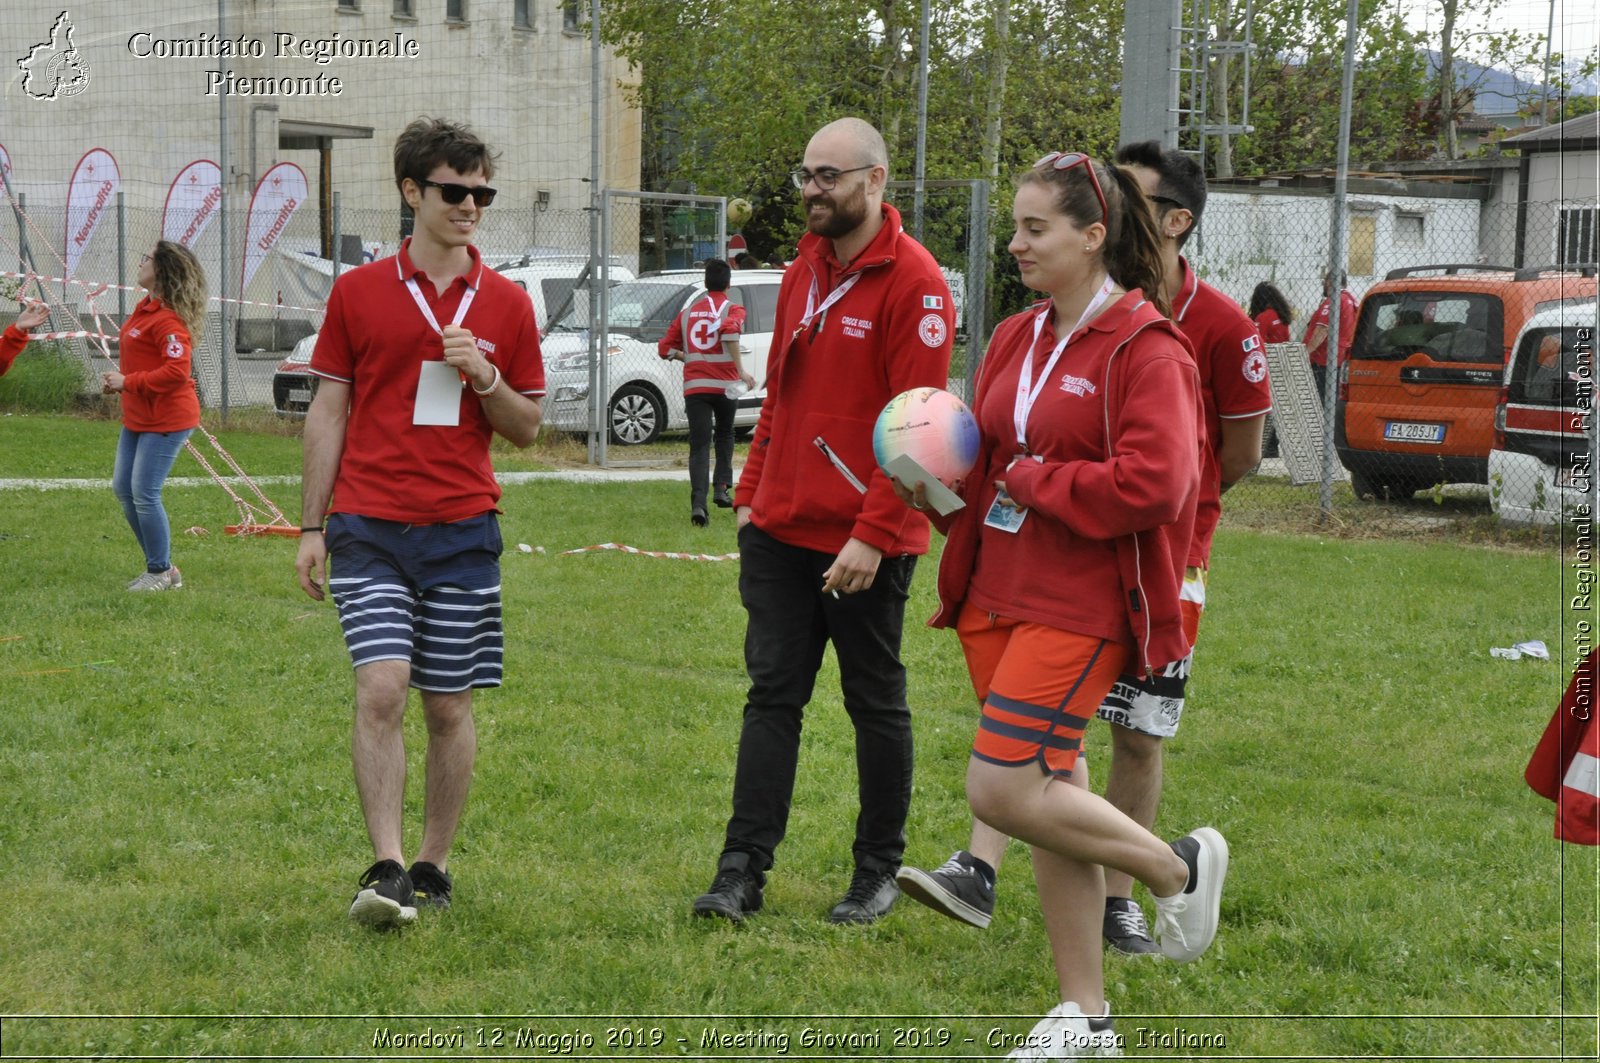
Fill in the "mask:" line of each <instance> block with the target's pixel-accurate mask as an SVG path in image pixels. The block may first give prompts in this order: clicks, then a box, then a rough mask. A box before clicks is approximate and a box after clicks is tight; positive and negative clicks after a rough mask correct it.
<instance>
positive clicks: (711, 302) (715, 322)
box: [681, 292, 733, 354]
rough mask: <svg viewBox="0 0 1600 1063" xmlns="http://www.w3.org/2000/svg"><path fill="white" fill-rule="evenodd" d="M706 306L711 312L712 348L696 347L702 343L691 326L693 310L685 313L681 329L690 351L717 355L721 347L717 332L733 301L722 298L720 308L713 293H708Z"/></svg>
mask: <svg viewBox="0 0 1600 1063" xmlns="http://www.w3.org/2000/svg"><path fill="white" fill-rule="evenodd" d="M705 305H706V308H707V309H708V310H710V311H711V333H712V335H711V341H710V342H711V346H709V347H707V348H705V350H701V349H700V348H698V347H696V346H694V345H695V344H696V343H698V342H700V339H699V337H698V336H696V335H695V333H694V330H693V328H692V327H691V326H690V324H689V319H690V317H691V316H692V315H693V313H694V310H693V309H690V310H685V311H684V312H683V325H682V326H681V327H682V329H683V335H684V339H685V341H687V343H688V346H689V348H690V350H692V351H694V352H695V353H696V354H706V353H708V352H709V353H712V354H715V353H716V351H717V350H718V348H719V346H720V345H719V344H718V343H717V342H716V330H717V327H718V326H720V325H721V324H722V319H723V317H725V316H726V315H727V313H728V308H729V307H731V306H732V305H733V300H732V299H729V298H728V297H727V296H726V295H724V296H723V297H722V305H721V306H718V305H717V303H716V300H715V299H713V298H712V297H711V293H710V292H707V293H706V303H705Z"/></svg>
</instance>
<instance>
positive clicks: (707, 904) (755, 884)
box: [694, 853, 766, 923]
mask: <svg viewBox="0 0 1600 1063" xmlns="http://www.w3.org/2000/svg"><path fill="white" fill-rule="evenodd" d="M765 885H766V876H765V875H763V874H762V873H761V872H759V871H752V870H750V854H749V853H724V854H723V856H722V859H721V860H719V861H718V862H717V877H716V878H714V879H712V880H711V888H710V889H708V890H706V891H705V892H704V893H702V894H701V895H700V896H698V897H696V898H695V899H694V914H695V915H699V916H706V917H710V916H721V917H722V918H723V919H728V920H731V921H732V922H735V923H737V922H741V921H742V920H743V919H744V917H745V916H747V915H751V914H754V913H755V912H759V911H760V910H761V900H762V897H761V890H762V887H763V886H765Z"/></svg>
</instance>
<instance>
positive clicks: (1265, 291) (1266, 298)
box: [1250, 281, 1294, 343]
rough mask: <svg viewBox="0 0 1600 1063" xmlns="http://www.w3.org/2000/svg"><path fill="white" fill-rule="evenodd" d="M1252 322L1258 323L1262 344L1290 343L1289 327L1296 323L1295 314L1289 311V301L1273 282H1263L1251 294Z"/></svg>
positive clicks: (1257, 329) (1257, 327) (1257, 328)
mask: <svg viewBox="0 0 1600 1063" xmlns="http://www.w3.org/2000/svg"><path fill="white" fill-rule="evenodd" d="M1250 320H1252V321H1254V322H1255V323H1256V331H1258V332H1260V333H1261V342H1262V343H1288V342H1289V326H1290V325H1291V324H1292V323H1293V322H1294V312H1293V311H1291V310H1290V309H1289V300H1287V299H1285V298H1284V297H1283V293H1282V292H1280V291H1279V290H1278V286H1277V285H1276V284H1273V283H1272V282H1271V281H1262V282H1261V283H1260V284H1258V285H1256V289H1255V291H1253V292H1251V293H1250Z"/></svg>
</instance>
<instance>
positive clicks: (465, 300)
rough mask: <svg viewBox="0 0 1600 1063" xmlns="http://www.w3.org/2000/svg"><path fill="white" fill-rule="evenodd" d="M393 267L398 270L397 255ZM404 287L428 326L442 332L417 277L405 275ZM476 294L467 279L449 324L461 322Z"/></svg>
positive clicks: (476, 290) (398, 259) (398, 261)
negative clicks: (418, 285) (465, 288)
mask: <svg viewBox="0 0 1600 1063" xmlns="http://www.w3.org/2000/svg"><path fill="white" fill-rule="evenodd" d="M394 269H395V272H396V273H399V272H400V256H399V255H396V256H395V259H394ZM406 289H407V290H408V291H410V292H411V298H412V299H414V300H415V301H416V304H417V309H418V310H421V311H422V316H423V317H424V318H426V319H427V321H428V325H429V327H431V328H432V329H433V331H435V332H438V333H441V334H442V333H443V332H444V330H443V329H442V328H440V327H439V319H438V318H436V317H434V316H433V308H432V307H430V306H429V305H428V300H427V299H426V298H424V297H423V294H422V289H421V288H419V287H417V278H415V277H407V278H406ZM477 294H478V289H477V288H474V287H473V286H472V283H471V282H470V281H469V282H468V283H467V294H465V295H463V296H462V297H461V305H460V306H458V307H456V316H455V317H454V318H453V319H451V321H450V324H451V325H459V324H461V322H462V321H463V320H464V319H465V318H466V316H467V308H468V307H469V306H471V305H472V297H473V296H475V295H477Z"/></svg>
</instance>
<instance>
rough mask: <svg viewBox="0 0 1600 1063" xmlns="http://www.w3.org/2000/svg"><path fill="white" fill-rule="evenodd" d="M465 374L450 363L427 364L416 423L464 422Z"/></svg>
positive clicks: (420, 381)
mask: <svg viewBox="0 0 1600 1063" xmlns="http://www.w3.org/2000/svg"><path fill="white" fill-rule="evenodd" d="M462 386H463V385H462V383H461V374H460V373H459V372H458V371H457V370H456V367H455V366H453V365H451V364H450V363H449V362H423V363H422V369H421V371H420V374H419V375H418V377H417V405H416V409H415V411H414V412H413V413H412V415H411V423H412V424H441V425H458V424H460V423H461V388H462Z"/></svg>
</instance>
